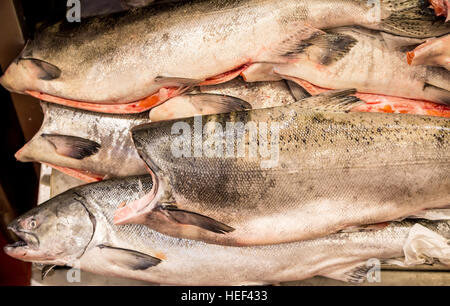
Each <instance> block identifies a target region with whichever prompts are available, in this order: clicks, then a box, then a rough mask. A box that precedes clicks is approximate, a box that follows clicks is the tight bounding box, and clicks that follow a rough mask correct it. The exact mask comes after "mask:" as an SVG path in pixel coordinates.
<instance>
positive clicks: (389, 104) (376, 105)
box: [291, 78, 450, 118]
mask: <svg viewBox="0 0 450 306" xmlns="http://www.w3.org/2000/svg"><path fill="white" fill-rule="evenodd" d="M291 80H292V81H293V82H295V83H297V84H298V85H300V86H301V87H303V88H304V89H305V90H306V91H307V92H308V93H309V94H311V95H318V94H320V93H323V92H326V91H328V90H330V89H326V88H321V87H319V86H315V85H313V84H311V83H309V82H307V81H305V80H301V79H295V78H291ZM355 96H356V97H358V98H360V99H361V100H363V101H364V102H366V103H365V104H361V105H358V106H355V107H354V108H352V110H351V111H353V112H379V113H395V114H414V115H426V116H438V117H446V118H450V106H447V105H442V104H438V103H433V102H428V101H419V100H412V99H405V98H399V97H392V96H385V95H374V94H367V93H360V92H357V93H355Z"/></svg>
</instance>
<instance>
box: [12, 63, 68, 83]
mask: <svg viewBox="0 0 450 306" xmlns="http://www.w3.org/2000/svg"><path fill="white" fill-rule="evenodd" d="M19 62H22V63H24V62H25V63H26V64H27V65H28V66H29V67H30V68H32V71H33V72H32V73H36V77H37V78H39V79H41V80H44V81H51V80H54V79H57V78H59V77H60V76H61V69H59V68H58V67H56V66H55V65H53V64H50V63H47V62H45V61H42V60H39V59H35V58H21V59H19Z"/></svg>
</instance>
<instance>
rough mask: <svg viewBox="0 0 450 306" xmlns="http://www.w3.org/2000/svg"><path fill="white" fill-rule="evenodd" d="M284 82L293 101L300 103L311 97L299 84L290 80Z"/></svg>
mask: <svg viewBox="0 0 450 306" xmlns="http://www.w3.org/2000/svg"><path fill="white" fill-rule="evenodd" d="M285 82H286V84H287V86H288V88H289V91H290V92H291V95H292V96H293V97H294V99H295V101H300V100H303V99H306V98H309V97H311V95H310V94H309V93H308V92H307V91H306V90H305V89H304V88H303V87H301V86H300V85H299V84H297V83H295V82H293V81H290V80H285Z"/></svg>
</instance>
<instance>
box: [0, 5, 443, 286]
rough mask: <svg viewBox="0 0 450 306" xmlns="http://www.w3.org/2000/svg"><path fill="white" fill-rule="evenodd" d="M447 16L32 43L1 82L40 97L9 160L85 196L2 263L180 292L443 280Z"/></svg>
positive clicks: (304, 16) (41, 211)
mask: <svg viewBox="0 0 450 306" xmlns="http://www.w3.org/2000/svg"><path fill="white" fill-rule="evenodd" d="M447 5H448V3H447V1H438V0H430V1H429V2H428V1H422V0H381V1H365V0H333V1H322V0H297V1H292V0H282V1H280V0H277V1H275V0H213V1H201V0H197V1H180V2H176V1H169V3H163V4H161V3H159V2H158V3H156V4H152V5H149V6H146V7H142V8H136V9H131V10H129V11H126V12H121V13H115V14H110V15H105V16H95V17H89V18H86V19H83V20H82V22H81V23H79V24H70V23H68V22H60V23H58V24H55V25H51V26H45V27H44V28H41V29H40V30H39V31H38V33H37V34H36V36H35V38H34V39H33V40H32V41H29V42H28V44H27V45H26V46H25V49H24V50H23V51H22V53H21V54H20V55H19V56H18V57H17V59H16V60H15V61H14V62H13V63H12V64H11V66H10V67H9V68H8V69H7V71H6V72H5V74H4V75H3V76H2V78H1V80H0V82H1V84H2V85H3V86H4V87H5V88H7V89H9V90H10V91H13V92H18V93H23V94H29V95H32V96H35V97H37V98H39V99H41V100H43V102H41V103H42V108H43V111H44V114H45V118H44V122H43V125H42V127H41V130H40V131H39V132H38V133H37V134H36V135H35V137H34V138H33V139H32V140H31V141H30V142H29V143H28V144H26V145H25V147H24V148H22V149H21V150H20V151H19V152H17V154H16V157H17V158H18V159H19V160H21V161H34V162H41V163H45V164H48V165H50V166H52V167H54V168H56V169H59V170H61V171H63V172H65V173H67V174H70V175H74V176H76V177H78V178H82V179H84V180H86V181H87V182H91V184H88V185H84V186H80V187H77V188H74V189H71V190H69V191H67V192H65V193H63V194H61V195H58V196H56V197H54V198H53V199H50V200H49V201H48V202H46V203H44V204H42V205H40V206H39V207H37V208H35V209H33V210H31V211H30V212H28V213H27V214H25V215H23V216H21V217H19V218H18V219H17V220H15V221H14V222H13V223H12V224H11V225H10V226H9V228H10V229H11V230H12V231H14V232H15V233H16V234H17V235H18V236H19V237H20V238H22V241H20V242H17V243H15V244H13V245H10V246H7V247H6V248H5V251H6V252H7V253H8V254H9V255H10V256H13V257H16V258H19V259H22V260H26V261H32V262H36V263H40V264H44V265H61V266H64V265H66V266H80V267H81V269H82V270H86V271H91V272H94V273H99V274H103V275H108V276H120V277H128V278H134V279H140V280H145V281H149V282H155V283H163V284H184V285H242V284H269V283H278V282H281V281H290V280H299V279H305V278H309V277H312V276H315V275H321V276H326V277H330V278H335V279H339V280H344V281H348V282H360V281H364V280H365V278H366V277H367V269H369V268H371V266H370V265H368V264H367V262H368V260H370V259H373V258H376V259H377V260H378V261H379V262H381V263H396V264H401V265H417V264H423V263H433V262H436V261H440V262H441V263H444V264H450V247H449V244H448V242H449V239H450V221H448V218H446V216H445V214H442V213H436V211H433V210H430V209H442V208H445V207H446V206H448V205H449V204H450V150H449V149H450V119H449V117H450V72H449V71H448V69H449V62H450V60H449V59H450V40H449V35H450V23H448V22H446V19H447V13H448V6H447ZM442 211H445V210H442ZM413 216H415V219H413V218H412V217H413ZM436 216H438V217H436ZM427 219H428V220H427ZM436 219H438V220H436ZM445 219H446V220H445Z"/></svg>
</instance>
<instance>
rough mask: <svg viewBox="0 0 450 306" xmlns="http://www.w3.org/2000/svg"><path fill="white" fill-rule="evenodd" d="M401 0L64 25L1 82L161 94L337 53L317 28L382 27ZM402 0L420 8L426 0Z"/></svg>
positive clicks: (21, 88) (91, 96)
mask: <svg viewBox="0 0 450 306" xmlns="http://www.w3.org/2000/svg"><path fill="white" fill-rule="evenodd" d="M395 2H396V1H393V0H392V1H391V0H389V1H388V0H385V1H382V2H381V6H380V7H379V8H375V9H374V8H373V6H372V5H369V4H368V2H367V1H366V0H333V1H324V0H302V1H292V0H283V1H278V0H277V1H275V0H214V1H209V0H208V1H206V0H205V1H183V2H182V3H175V4H167V5H163V6H153V5H152V6H148V7H145V8H140V9H134V10H129V11H127V12H125V13H119V14H116V15H108V16H100V17H93V18H91V19H85V20H84V21H83V22H81V23H67V22H61V23H58V24H55V25H53V26H49V27H45V28H43V29H42V30H41V31H40V32H39V33H38V34H37V35H36V37H35V39H34V40H32V41H30V42H29V43H28V44H27V45H26V47H25V48H24V50H23V52H22V53H21V54H20V55H19V56H18V58H17V59H16V60H15V61H14V62H13V63H12V64H11V65H10V67H9V68H8V69H7V70H6V72H5V74H4V75H3V76H2V78H1V79H0V83H1V84H2V85H3V86H4V87H5V88H7V89H8V90H10V91H14V92H19V93H24V92H28V93H30V92H33V93H34V94H40V93H44V94H46V95H49V96H52V97H57V98H62V99H65V100H70V101H75V102H80V101H82V102H83V101H84V102H91V103H95V104H107V105H111V108H114V104H124V103H129V102H134V101H139V100H141V99H144V98H146V97H149V96H151V95H153V94H157V95H158V97H159V98H160V99H161V100H164V99H165V98H166V96H167V95H166V94H165V93H160V92H159V90H160V89H163V88H164V89H167V88H174V87H176V88H184V87H189V86H192V85H193V84H199V83H201V82H202V81H204V80H206V79H208V78H211V77H215V76H218V75H221V74H223V73H225V72H229V71H233V70H234V69H236V68H238V67H241V66H243V65H246V64H249V63H255V62H271V63H272V62H277V63H280V62H282V63H287V62H289V61H291V60H292V55H293V54H295V53H296V52H301V50H302V49H303V48H302V47H300V48H298V46H302V41H304V40H305V39H308V38H311V37H314V40H315V41H316V43H317V44H318V46H319V47H320V46H322V48H323V50H324V52H326V50H334V49H333V48H330V47H329V46H327V44H330V43H332V41H327V40H326V38H327V36H322V38H323V39H319V40H317V39H316V38H317V37H316V35H317V36H321V34H320V33H318V32H317V29H322V28H331V27H338V26H346V25H362V26H367V27H373V28H382V29H383V30H386V29H385V28H384V27H383V25H384V24H386V22H387V21H388V20H390V19H389V18H390V17H391V16H393V15H395V14H394V13H396V14H400V16H402V13H403V12H404V11H403V5H402V6H400V10H397V6H395V5H392V4H393V3H395ZM402 3H403V4H405V5H406V4H407V5H412V7H417V6H419V5H420V4H421V3H422V2H421V1H419V0H407V1H403V2H402ZM430 14H431V13H430ZM407 15H408V16H409V13H407ZM422 15H424V14H422ZM425 15H426V14H425ZM433 16H434V14H433ZM403 17H405V20H406V17H407V16H403ZM416 19H417V18H416ZM419 19H420V18H419ZM399 20H400V21H401V20H402V19H401V18H397V17H396V19H395V22H394V23H397V22H398V21H399ZM434 21H435V22H434V23H433V26H426V27H425V29H424V31H425V32H427V31H428V30H431V31H433V30H435V29H438V33H433V35H432V36H436V35H437V34H439V33H441V32H443V34H447V33H448V32H449V28H450V25H447V24H445V23H444V22H436V20H434ZM398 26H399V27H400V28H401V23H400V25H398ZM442 27H443V30H442V29H441V28H442ZM407 28H412V26H411V25H410V24H407ZM269 29H270V30H269ZM427 29H428V30H427ZM428 34H429V33H428ZM428 34H419V35H425V36H426V37H427V35H428ZM341 47H345V44H344V46H341ZM299 49H300V51H298V50H299ZM338 49H339V48H338ZM337 53H339V52H337ZM162 59H164V60H162ZM175 94H176V93H172V95H175ZM159 95H161V96H159ZM66 102H67V101H66ZM144 110H146V109H144ZM104 111H106V110H104ZM108 111H113V110H110V109H109V110H108ZM123 111H124V112H128V110H123Z"/></svg>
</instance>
